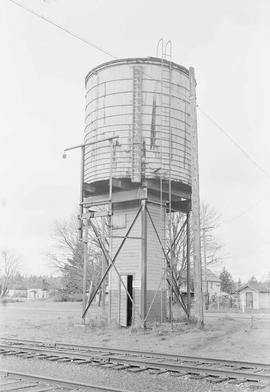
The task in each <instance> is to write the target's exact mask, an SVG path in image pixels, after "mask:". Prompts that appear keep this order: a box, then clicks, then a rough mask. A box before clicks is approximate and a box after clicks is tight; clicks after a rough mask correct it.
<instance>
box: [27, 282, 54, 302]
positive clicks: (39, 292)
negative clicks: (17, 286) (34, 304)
mask: <svg viewBox="0 0 270 392" xmlns="http://www.w3.org/2000/svg"><path fill="white" fill-rule="evenodd" d="M47 298H49V284H48V282H47V281H46V280H45V279H42V282H41V284H40V285H37V286H36V287H34V288H31V289H28V290H27V299H29V300H35V299H47Z"/></svg>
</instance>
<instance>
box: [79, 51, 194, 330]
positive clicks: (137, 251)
mask: <svg viewBox="0 0 270 392" xmlns="http://www.w3.org/2000/svg"><path fill="white" fill-rule="evenodd" d="M190 86H191V80H190V72H189V70H188V69H187V68H185V67H183V66H180V65H178V64H176V63H173V62H169V61H167V60H164V59H160V58H153V57H147V58H128V59H119V60H114V61H111V62H108V63H105V64H101V65H99V66H97V67H96V68H94V69H93V70H91V71H90V72H89V73H88V75H87V77H86V123H85V143H92V142H98V143H96V144H93V145H91V146H87V147H86V150H85V172H84V182H85V183H86V184H85V185H88V187H86V188H85V189H86V194H87V191H89V193H88V196H89V200H91V198H92V200H93V204H94V203H95V200H96V201H99V200H102V199H104V200H106V199H108V196H109V183H110V181H111V180H112V179H113V180H114V182H113V186H114V189H113V197H114V195H116V194H117V195H118V194H119V195H120V197H118V196H117V197H118V198H117V197H116V196H115V199H114V198H113V199H112V200H114V202H113V203H112V208H113V216H112V229H113V230H112V238H111V242H112V247H111V250H112V255H113V254H114V253H115V252H116V250H117V249H118V246H119V244H120V243H121V241H122V239H121V237H122V238H123V237H124V236H125V234H126V231H127V229H128V227H129V225H130V224H131V222H132V220H133V218H134V216H135V215H136V212H137V210H138V206H139V205H140V204H139V203H140V201H139V203H138V200H137V199H136V197H134V200H133V201H132V200H130V199H129V200H126V201H125V199H124V198H123V197H124V196H123V197H122V199H121V195H125V194H127V193H125V192H127V190H128V189H131V190H132V191H134V190H136V189H138V192H139V191H141V190H142V189H144V190H145V189H146V190H147V192H148V193H147V195H148V196H147V197H148V198H149V195H151V197H152V200H153V203H152V204H151V205H149V207H148V208H149V211H150V213H151V214H152V217H153V222H154V224H155V226H156V232H157V233H158V235H159V236H160V238H161V239H162V241H163V242H164V241H165V237H166V234H165V219H166V215H167V214H166V211H167V212H168V207H167V206H166V202H168V200H169V198H170V197H171V201H172V206H173V208H172V209H174V205H175V206H176V207H175V208H176V210H181V206H180V207H179V205H180V204H181V203H183V202H184V203H185V202H186V201H188V202H189V201H190V195H191V126H190V111H191V107H190V96H191V93H190ZM112 136H113V137H115V136H117V137H118V139H117V144H115V143H114V146H113V148H112V144H110V143H108V141H104V142H99V141H100V140H103V139H107V138H109V137H112ZM117 181H118V183H117ZM115 184H116V185H115ZM117 184H120V185H117ZM169 184H171V185H170V187H169ZM117 186H118V187H119V188H117ZM121 188H122V189H121ZM169 189H170V190H171V192H170V191H169ZM121 191H122V193H121ZM117 192H118V193H117ZM151 192H152V193H151ZM169 193H170V195H169ZM138 199H139V197H138ZM149 200H150V199H149ZM159 202H160V205H159V204H158V203H159ZM155 203H156V204H155ZM163 203H164V204H163ZM173 203H174V204H173ZM177 203H178V204H177ZM179 203H180V204H179ZM185 208H186V207H184V210H185ZM147 219H148V223H147V238H148V240H147V246H146V252H145V254H147V268H145V266H144V265H143V263H145V260H144V261H143V260H142V259H143V257H144V256H143V249H144V246H145V242H143V241H145V239H143V235H145V233H143V232H144V231H145V229H144V228H143V227H142V222H143V218H142V217H139V218H138V220H137V222H136V224H135V225H134V228H133V229H132V233H131V235H132V236H133V237H134V239H133V240H129V241H127V243H126V244H125V248H123V250H121V253H120V254H119V256H118V259H117V262H116V266H117V268H118V272H119V274H120V275H121V276H122V279H123V281H124V283H125V286H126V288H128V290H129V294H130V296H131V297H132V298H133V300H134V302H135V307H136V309H137V311H136V309H134V308H133V309H131V304H130V298H129V296H126V294H125V290H123V285H122V284H120V283H119V276H117V274H116V272H115V271H114V269H111V272H110V279H109V281H110V282H109V291H110V318H111V319H115V320H116V321H117V322H119V323H120V324H122V325H129V324H131V322H132V323H133V322H134V319H135V318H136V317H137V320H138V316H136V313H141V310H142V309H143V308H144V316H145V315H146V314H147V317H148V319H149V320H152V321H153V320H156V321H160V320H164V318H166V306H165V303H166V296H167V294H166V285H163V284H161V285H160V282H161V280H162V279H164V270H165V263H164V256H163V253H162V249H161V248H160V244H159V241H158V238H157V236H156V233H155V230H154V228H153V227H152V225H151V223H150V222H149V218H147ZM136 238H137V240H136ZM144 275H145V276H144ZM145 281H147V284H146V283H145ZM143 290H146V291H145V292H143ZM157 291H158V295H157ZM123 298H124V299H123ZM145 298H147V299H145ZM143 302H144V303H145V305H143ZM150 305H151V309H150ZM149 309H150V310H149Z"/></svg>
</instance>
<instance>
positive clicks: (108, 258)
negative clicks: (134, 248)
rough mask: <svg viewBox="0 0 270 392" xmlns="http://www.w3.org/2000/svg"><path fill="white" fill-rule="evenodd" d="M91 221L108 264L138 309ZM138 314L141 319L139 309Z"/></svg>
mask: <svg viewBox="0 0 270 392" xmlns="http://www.w3.org/2000/svg"><path fill="white" fill-rule="evenodd" d="M89 223H90V225H91V227H92V229H93V231H94V233H95V235H96V237H97V240H98V242H99V245H100V248H101V250H102V252H103V254H104V256H105V258H106V261H107V264H108V265H112V266H113V268H114V269H115V272H116V273H117V275H118V278H119V280H120V282H121V284H122V285H123V287H124V289H125V291H126V293H127V296H128V297H129V299H130V301H131V302H132V304H133V306H134V309H135V310H136V305H135V302H134V300H133V298H132V297H131V295H130V293H129V292H128V289H127V287H126V285H125V283H124V281H123V279H122V277H121V275H120V273H119V271H118V269H117V268H116V266H115V264H112V260H111V257H110V255H109V254H108V252H107V250H106V248H105V247H104V244H103V242H102V241H101V240H100V238H99V236H98V232H97V229H96V227H95V225H94V224H93V223H92V221H91V220H90V221H89ZM134 223H135V222H134ZM124 238H128V236H125V237H124ZM137 314H138V316H139V318H140V319H141V315H140V314H139V312H138V311H137Z"/></svg>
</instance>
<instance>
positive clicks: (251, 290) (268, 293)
mask: <svg viewBox="0 0 270 392" xmlns="http://www.w3.org/2000/svg"><path fill="white" fill-rule="evenodd" d="M237 291H238V293H239V296H240V307H241V309H242V310H249V309H270V290H269V287H267V286H266V285H264V284H262V283H255V282H253V283H247V284H246V285H244V286H242V287H240V288H239V289H238V290H237Z"/></svg>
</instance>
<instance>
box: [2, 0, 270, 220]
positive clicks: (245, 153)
mask: <svg viewBox="0 0 270 392" xmlns="http://www.w3.org/2000/svg"><path fill="white" fill-rule="evenodd" d="M8 1H9V2H11V3H13V4H15V5H16V6H18V7H20V8H22V9H24V10H25V11H27V12H29V13H30V14H32V15H34V16H36V17H38V18H40V19H41V20H43V21H44V22H47V23H49V24H51V25H52V26H54V27H57V28H58V29H60V30H62V31H64V32H65V33H67V34H69V35H70V36H71V37H73V38H76V39H78V40H79V41H81V42H83V43H84V44H86V45H88V46H90V47H92V48H94V49H96V50H98V51H99V52H101V53H103V54H105V55H106V56H109V57H111V58H112V59H115V60H116V59H117V58H118V57H117V56H115V55H113V54H112V53H111V52H109V51H108V50H105V49H103V48H101V47H100V46H98V45H96V44H94V43H92V42H90V41H88V40H87V39H85V38H84V37H81V36H80V35H78V34H76V33H74V32H73V31H71V30H69V29H67V28H66V27H64V26H62V25H60V24H59V23H56V22H54V21H53V20H51V19H49V18H48V17H46V16H43V15H41V14H39V13H38V12H36V11H34V10H33V9H31V8H28V7H26V6H24V5H23V4H21V3H18V2H17V1H15V0H8ZM148 76H149V75H148ZM150 79H151V77H150ZM197 108H198V109H199V110H200V112H201V113H202V114H203V115H204V116H205V117H206V118H207V119H208V120H209V121H210V122H212V123H213V124H214V125H215V126H216V127H217V128H218V129H219V130H220V131H221V132H222V133H223V134H224V135H225V136H226V137H227V138H228V139H229V140H230V141H231V143H232V144H234V146H235V147H237V148H238V149H239V150H240V151H241V152H242V154H243V155H245V157H246V158H247V159H248V160H249V161H250V162H251V163H252V164H253V165H255V166H256V167H257V169H259V170H260V171H261V172H262V173H263V174H264V175H265V176H266V177H267V178H268V179H270V174H269V173H268V172H267V171H266V170H265V169H264V168H263V167H262V166H261V165H259V164H258V163H257V162H256V161H255V159H254V158H253V157H252V156H251V155H250V154H249V153H248V152H247V151H245V150H244V148H243V147H241V146H240V144H239V143H238V142H236V141H235V140H234V139H233V137H232V136H231V135H230V134H228V132H226V131H225V129H224V128H222V127H221V126H220V125H219V124H218V123H217V122H216V121H215V120H214V119H213V118H212V117H211V116H209V115H208V114H207V113H205V112H204V111H203V110H202V109H201V107H200V106H199V105H197ZM264 200H265V199H262V200H258V201H257V202H256V203H254V204H252V205H251V206H250V207H249V208H248V209H246V210H245V211H243V212H242V213H240V214H239V215H237V216H235V217H233V218H232V219H230V220H229V221H225V222H226V223H227V222H231V221H233V220H234V219H237V218H240V217H242V216H243V215H245V214H246V213H248V212H249V211H250V210H251V209H253V208H255V207H256V206H257V205H258V204H260V203H261V202H262V201H264ZM225 222H224V223H225Z"/></svg>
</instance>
